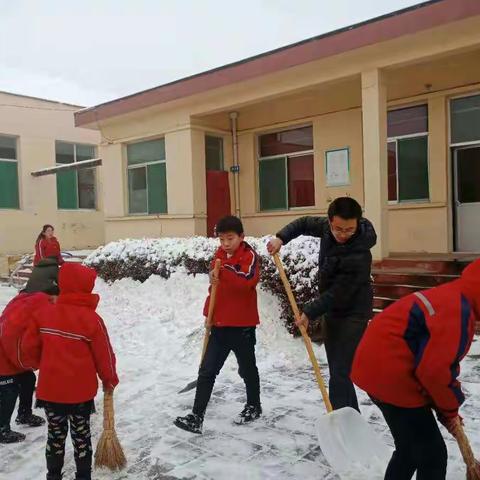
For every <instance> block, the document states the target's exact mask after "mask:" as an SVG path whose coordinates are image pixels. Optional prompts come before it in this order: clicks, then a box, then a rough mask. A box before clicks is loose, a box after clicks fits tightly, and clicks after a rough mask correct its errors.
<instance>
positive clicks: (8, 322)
mask: <svg viewBox="0 0 480 480" xmlns="http://www.w3.org/2000/svg"><path fill="white" fill-rule="evenodd" d="M48 303H50V297H49V296H48V295H47V294H45V293H19V294H18V295H17V296H16V297H15V298H13V299H12V300H11V301H10V302H9V303H8V305H7V306H6V307H5V309H4V310H3V313H2V315H1V316H0V376H10V375H17V374H19V373H22V372H24V371H25V370H27V369H26V368H25V367H24V366H23V365H22V364H21V363H20V358H19V355H18V353H19V348H18V347H19V343H20V340H21V338H22V335H23V334H24V333H25V331H26V329H27V327H28V325H29V323H30V322H31V321H32V316H33V312H34V311H35V310H36V309H38V308H39V307H41V306H42V305H46V304H48Z"/></svg>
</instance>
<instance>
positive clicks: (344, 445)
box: [317, 407, 392, 480]
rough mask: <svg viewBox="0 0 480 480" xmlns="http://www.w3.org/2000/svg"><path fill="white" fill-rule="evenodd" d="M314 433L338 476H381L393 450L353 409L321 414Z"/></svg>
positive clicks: (381, 477) (359, 477)
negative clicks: (316, 434)
mask: <svg viewBox="0 0 480 480" xmlns="http://www.w3.org/2000/svg"><path fill="white" fill-rule="evenodd" d="M317 433H318V440H319V443H320V448H321V449H322V452H323V455H324V456H325V458H326V460H327V462H328V463H329V464H330V466H331V467H332V468H333V469H334V470H335V472H336V473H337V474H338V475H340V477H341V478H344V479H347V478H352V479H361V478H362V479H368V480H373V479H377V478H378V479H383V477H384V475H385V470H386V468H387V465H388V462H389V460H390V457H391V454H392V452H391V450H390V448H389V447H388V446H387V445H386V444H385V443H384V442H382V440H381V439H380V438H379V436H378V435H377V433H376V432H375V431H374V430H373V428H372V427H371V426H370V425H369V424H368V422H367V421H366V420H365V419H364V418H363V417H362V416H361V415H360V413H358V412H357V411H356V410H355V409H353V408H350V407H346V408H341V409H339V410H335V411H333V412H332V413H329V414H327V415H324V416H323V417H321V418H320V420H319V421H318V423H317Z"/></svg>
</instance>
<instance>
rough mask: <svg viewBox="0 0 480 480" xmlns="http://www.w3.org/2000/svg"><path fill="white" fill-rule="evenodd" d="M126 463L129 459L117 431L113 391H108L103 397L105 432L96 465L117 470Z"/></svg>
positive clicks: (96, 456) (96, 457)
mask: <svg viewBox="0 0 480 480" xmlns="http://www.w3.org/2000/svg"><path fill="white" fill-rule="evenodd" d="M126 465H127V459H126V457H125V454H124V453H123V448H122V446H121V445H120V441H119V440H118V437H117V433H116V432H115V421H114V411H113V392H112V391H106V392H105V394H104V399H103V433H102V435H101V437H100V440H99V441H98V445H97V450H96V452H95V467H97V468H98V467H106V468H108V469H110V470H112V471H115V470H122V469H123V468H125V466H126Z"/></svg>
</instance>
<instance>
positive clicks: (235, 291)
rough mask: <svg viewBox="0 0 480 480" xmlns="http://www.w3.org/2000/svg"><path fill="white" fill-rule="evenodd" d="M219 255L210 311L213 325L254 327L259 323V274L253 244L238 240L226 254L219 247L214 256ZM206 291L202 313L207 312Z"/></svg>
mask: <svg viewBox="0 0 480 480" xmlns="http://www.w3.org/2000/svg"><path fill="white" fill-rule="evenodd" d="M216 259H220V260H221V262H222V267H221V269H220V277H219V278H220V281H219V283H218V286H217V296H216V300H215V307H214V313H213V324H214V326H216V327H254V326H255V325H258V324H259V323H260V320H259V317H258V308H257V290H256V287H257V283H258V280H259V274H260V265H259V258H258V255H257V254H256V252H255V251H254V250H253V248H252V247H251V246H250V245H249V244H248V243H247V242H242V243H241V244H240V246H239V247H238V248H237V250H236V252H235V253H234V254H233V255H232V256H231V257H230V258H228V255H227V253H226V252H225V250H223V249H222V248H221V247H220V248H219V249H218V250H217V252H216V253H215V258H214V260H213V262H212V269H213V266H214V264H215V260H216ZM209 304H210V295H209V296H208V298H207V300H206V302H205V306H204V309H203V314H204V315H205V316H207V315H208V306H209Z"/></svg>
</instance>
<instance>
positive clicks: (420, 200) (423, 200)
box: [386, 102, 430, 205]
mask: <svg viewBox="0 0 480 480" xmlns="http://www.w3.org/2000/svg"><path fill="white" fill-rule="evenodd" d="M422 105H425V106H426V107H427V123H428V118H429V108H428V102H427V103H425V102H422V103H417V104H415V105H407V106H401V107H398V106H395V108H390V109H388V111H387V129H388V112H393V111H395V110H403V109H406V108H412V107H420V106H422ZM419 137H427V176H428V198H418V199H410V200H400V198H399V195H400V176H399V174H398V140H408V139H409V138H419ZM393 142H395V160H396V164H395V170H396V181H397V199H396V200H388V205H403V204H409V203H410V204H414V203H429V202H430V155H429V152H430V135H429V130H428V124H427V131H424V132H417V133H409V134H407V135H397V136H393V137H387V143H386V148H387V169H388V144H389V143H393ZM387 182H388V179H387ZM387 198H388V183H387Z"/></svg>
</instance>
